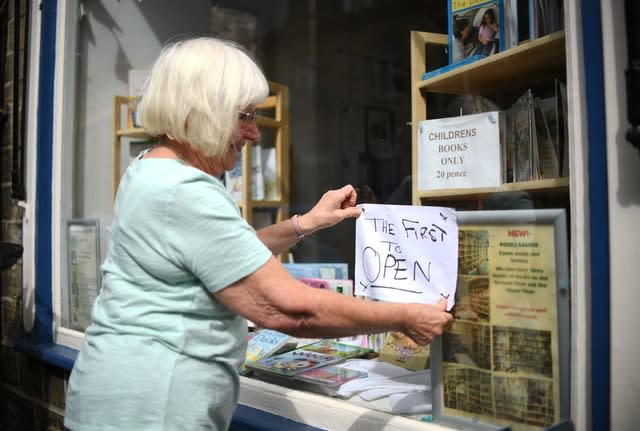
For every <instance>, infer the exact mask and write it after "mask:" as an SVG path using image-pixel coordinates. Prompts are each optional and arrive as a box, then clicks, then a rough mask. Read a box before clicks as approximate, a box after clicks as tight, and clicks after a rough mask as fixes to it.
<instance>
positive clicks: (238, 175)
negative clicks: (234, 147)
mask: <svg viewBox="0 0 640 431" xmlns="http://www.w3.org/2000/svg"><path fill="white" fill-rule="evenodd" d="M224 183H225V186H226V187H227V191H228V192H229V193H230V194H231V197H232V198H233V199H234V200H235V201H236V202H238V203H240V202H241V201H242V195H243V189H242V187H243V180H242V154H239V155H238V161H237V163H236V166H235V167H234V168H233V169H232V170H230V171H225V173H224Z"/></svg>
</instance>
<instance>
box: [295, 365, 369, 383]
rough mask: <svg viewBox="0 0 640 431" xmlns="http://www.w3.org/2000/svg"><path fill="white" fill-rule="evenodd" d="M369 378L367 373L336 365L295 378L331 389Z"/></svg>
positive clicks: (313, 370) (306, 372) (316, 369)
mask: <svg viewBox="0 0 640 431" xmlns="http://www.w3.org/2000/svg"><path fill="white" fill-rule="evenodd" d="M367 376H368V373H367V372H365V371H359V370H352V369H349V368H342V367H339V366H336V365H327V366H324V367H320V368H313V369H311V370H308V371H305V372H303V373H300V374H297V375H296V376H295V378H296V379H299V380H303V381H305V382H309V383H315V384H319V385H323V386H326V387H329V388H337V387H339V386H342V385H343V384H345V383H347V382H350V381H351V380H354V379H362V378H364V377H367Z"/></svg>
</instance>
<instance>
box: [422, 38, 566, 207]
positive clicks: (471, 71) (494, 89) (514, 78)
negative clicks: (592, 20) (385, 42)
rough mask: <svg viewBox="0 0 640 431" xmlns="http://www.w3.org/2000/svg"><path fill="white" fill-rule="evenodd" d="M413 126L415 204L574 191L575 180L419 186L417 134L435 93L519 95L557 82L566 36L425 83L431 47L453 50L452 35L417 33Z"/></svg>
mask: <svg viewBox="0 0 640 431" xmlns="http://www.w3.org/2000/svg"><path fill="white" fill-rule="evenodd" d="M410 41H411V82H412V86H411V91H412V96H411V111H412V113H411V123H412V134H413V145H412V152H413V157H412V158H413V162H412V163H413V167H412V175H413V181H412V184H413V204H414V205H421V204H424V202H423V201H425V200H429V199H439V200H447V199H452V200H460V199H469V200H478V201H480V200H481V199H483V198H485V197H486V196H488V195H491V194H494V193H500V192H505V191H514V190H519V191H525V192H531V193H540V192H559V191H560V192H568V191H569V178H554V179H544V180H536V181H524V182H518V183H509V184H503V185H502V186H500V187H491V188H468V189H447V190H419V189H418V188H417V168H418V166H417V136H418V125H419V123H420V121H422V120H424V119H425V118H429V117H428V115H427V103H426V102H427V99H428V95H429V94H434V93H440V94H451V95H484V96H486V95H491V94H494V93H499V92H501V91H504V89H505V87H507V88H509V89H511V90H514V89H515V91H517V92H519V91H520V90H521V89H525V88H529V87H534V86H536V85H537V84H540V83H544V82H548V81H549V79H552V78H565V76H566V64H565V57H566V55H565V35H564V31H559V32H557V33H553V34H550V35H547V36H543V37H540V38H538V39H535V40H533V41H528V42H524V43H522V44H520V45H518V46H516V47H513V48H509V49H507V50H505V51H503V52H500V53H498V54H495V55H492V56H489V57H487V58H484V59H482V60H478V61H476V62H473V63H471V64H468V65H465V66H461V67H458V68H455V69H453V70H450V71H448V72H445V73H443V74H441V75H437V76H434V77H432V78H429V79H427V80H422V75H423V73H424V71H425V64H427V58H426V54H427V50H426V46H427V45H439V46H447V44H448V38H447V35H444V34H438V33H427V32H417V31H412V32H411V40H410Z"/></svg>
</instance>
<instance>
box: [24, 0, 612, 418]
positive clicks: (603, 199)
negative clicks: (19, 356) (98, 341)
mask: <svg viewBox="0 0 640 431" xmlns="http://www.w3.org/2000/svg"><path fill="white" fill-rule="evenodd" d="M594 3H596V0H582V1H581V2H578V3H576V4H574V3H573V2H569V1H565V5H566V6H567V12H566V16H567V18H568V19H567V24H566V28H567V29H571V30H570V31H568V32H567V48H568V53H567V68H568V73H567V75H568V76H571V77H572V78H571V80H570V81H569V82H568V92H569V93H570V94H573V97H572V99H571V100H570V101H569V105H570V106H569V117H570V121H571V122H572V123H573V126H574V127H572V128H571V130H570V138H569V141H570V142H571V143H572V155H571V171H572V175H571V185H570V187H571V209H572V212H573V214H572V220H571V223H570V225H569V230H570V232H571V237H572V238H573V241H572V244H571V247H572V250H571V253H570V259H571V304H572V313H571V322H572V335H571V350H572V352H571V356H572V358H571V375H572V377H571V381H572V386H573V387H574V391H572V394H571V398H572V400H571V416H572V417H573V419H574V421H575V422H576V423H577V424H578V425H580V424H583V425H584V424H589V423H591V421H592V419H593V418H594V417H595V416H594V412H596V413H595V414H596V415H597V413H598V412H597V411H596V410H592V409H591V408H590V407H592V405H590V397H591V394H593V390H592V385H591V381H592V380H593V381H603V380H607V376H608V372H609V370H608V369H602V368H598V367H592V365H590V360H591V359H592V356H591V354H592V349H591V347H592V345H595V346H594V347H602V346H604V348H602V349H600V352H601V353H600V354H599V355H598V357H597V358H596V359H599V360H600V361H601V363H603V365H605V366H608V365H609V364H608V363H607V361H606V356H607V355H608V354H609V350H608V348H606V345H607V343H608V342H609V341H610V338H609V337H604V339H602V338H600V339H597V337H596V336H595V335H594V333H593V332H592V331H591V328H590V325H589V322H590V319H589V316H590V315H592V314H593V313H594V312H598V311H605V312H604V313H603V314H604V315H605V316H608V314H607V313H606V310H605V308H606V307H607V306H608V303H598V302H595V301H594V302H593V303H592V302H591V301H590V294H589V293H588V292H589V290H590V289H591V287H592V285H593V287H594V288H596V287H597V286H596V283H595V282H594V283H592V278H591V277H592V275H593V274H597V273H598V271H602V270H605V272H604V273H603V274H608V268H609V266H608V262H607V258H606V257H607V256H605V257H604V258H601V259H596V258H597V257H599V256H601V255H602V254H606V253H605V252H604V251H603V250H601V249H598V248H597V247H598V244H593V243H592V242H591V241H589V238H590V235H589V231H590V229H589V227H590V226H591V225H594V224H597V223H600V224H607V223H608V220H606V210H607V208H608V202H607V194H606V190H605V191H602V190H601V189H600V187H601V186H602V185H603V181H604V180H599V179H598V178H594V177H590V176H589V173H588V163H589V162H590V163H599V167H600V168H604V171H605V173H606V165H605V166H603V165H602V163H606V158H604V159H601V160H599V161H598V160H597V159H595V158H594V154H596V153H601V151H593V150H602V148H598V146H599V145H602V141H601V140H600V135H601V134H602V131H601V130H599V129H596V130H591V131H590V130H589V128H590V127H595V125H591V126H590V125H588V124H587V111H592V112H593V111H596V114H597V111H598V110H600V112H603V110H604V107H603V106H602V105H598V100H594V98H590V97H586V96H589V95H590V93H591V92H592V91H594V89H593V87H589V88H585V81H586V78H585V76H586V75H590V74H589V68H588V67H586V65H587V64H589V63H590V62H591V64H592V62H594V61H595V60H594V59H593V57H594V56H597V55H601V53H599V54H598V53H593V55H592V56H590V57H589V58H588V59H585V58H584V57H585V56H586V55H585V54H587V53H586V52H585V49H584V47H585V46H586V45H584V44H585V41H584V38H582V36H583V35H584V33H583V32H582V30H581V28H582V27H579V26H578V23H581V20H580V18H581V10H580V9H581V8H580V6H581V5H582V6H583V8H584V9H588V7H587V6H589V5H593V4H594ZM38 4H39V6H40V7H34V8H32V10H33V12H34V13H33V14H32V16H31V17H30V19H31V23H30V25H29V27H28V28H29V29H30V31H31V34H30V38H29V40H30V51H29V52H30V54H29V55H30V59H32V61H30V62H29V76H28V79H29V83H30V85H29V86H28V94H27V95H26V99H27V110H28V111H27V127H26V129H27V136H26V137H27V141H26V143H27V145H26V151H27V154H28V155H29V157H27V171H26V172H27V199H26V201H24V202H21V203H20V206H21V207H23V209H24V216H23V243H24V249H25V251H24V255H23V262H24V263H23V300H22V303H23V313H24V314H23V321H24V326H25V329H27V331H28V332H29V333H30V335H29V337H28V339H29V340H30V341H31V342H33V343H54V344H58V345H63V346H68V347H71V348H73V349H76V350H77V349H79V348H80V346H81V344H82V341H83V334H82V333H81V332H78V331H73V330H69V329H67V328H64V327H62V326H61V325H60V320H59V318H60V316H61V311H62V295H61V292H62V280H63V278H62V271H64V268H65V267H66V265H64V264H62V263H63V262H64V255H62V254H61V253H60V251H61V250H63V248H62V245H63V244H62V241H64V238H63V237H64V230H63V227H62V226H63V215H62V214H63V205H64V204H63V201H64V199H62V195H61V192H62V185H63V180H64V179H63V169H62V166H63V161H64V158H63V151H62V150H63V144H64V142H65V139H67V138H68V137H69V136H71V135H70V131H71V130H72V129H71V127H72V124H71V121H72V119H73V116H69V115H65V112H69V113H73V112H74V107H73V105H72V104H71V105H69V104H67V103H65V100H73V98H71V99H69V98H68V94H66V95H65V93H64V92H65V91H66V92H71V91H73V90H74V86H73V85H65V83H67V82H69V80H70V79H71V78H72V76H73V74H70V73H68V72H69V71H70V70H71V71H75V60H74V59H75V55H74V54H73V53H74V51H75V50H74V49H73V47H74V46H75V40H76V39H75V37H76V34H77V19H78V18H79V17H80V16H81V15H82V13H81V10H80V9H79V8H81V4H80V3H79V1H78V0H69V1H66V2H65V1H61V2H58V1H56V0H53V1H48V2H41V3H38ZM70 23H71V25H70ZM69 52H70V53H72V54H71V55H69V54H67V53H69ZM70 63H71V64H70ZM595 66H597V67H599V68H600V69H601V68H602V65H601V64H596V65H595ZM572 72H573V73H572ZM594 73H595V72H594ZM59 77H62V79H58V78H59ZM590 79H591V82H592V83H593V81H596V82H595V84H594V85H597V77H594V76H593V75H591V77H590ZM596 90H597V89H596ZM591 94H592V95H593V93H591ZM598 96H600V95H599V94H598V93H597V92H596V94H595V99H597V98H598ZM583 100H586V103H583V102H582V101H583ZM585 105H586V106H585ZM592 115H593V114H592ZM63 119H64V121H67V122H68V124H65V123H64V121H63ZM31 131H35V133H32V132H31ZM66 142H71V141H70V140H67V141H66ZM590 153H591V159H590V158H589V154H590ZM605 178H606V175H605ZM589 180H591V181H589ZM605 183H606V181H605ZM589 201H591V205H589ZM603 209H604V211H605V213H604V214H603V212H602V210H603ZM594 210H598V211H597V212H594ZM36 262H37V265H36ZM601 278H602V277H598V279H597V280H596V281H598V280H600V279H601ZM605 284H606V286H602V287H597V288H598V289H599V290H598V293H599V294H600V295H604V296H605V297H606V296H607V295H608V293H609V286H608V284H607V283H605ZM609 323H610V322H607V324H609ZM598 336H599V334H598ZM72 363H73V362H71V364H72ZM602 398H605V401H609V400H610V395H609V394H605V393H602V394H601V397H600V398H598V399H597V401H598V403H600V404H602V401H603V400H602ZM594 401H596V397H594ZM607 404H608V403H607ZM593 405H596V403H595V402H594V403H593Z"/></svg>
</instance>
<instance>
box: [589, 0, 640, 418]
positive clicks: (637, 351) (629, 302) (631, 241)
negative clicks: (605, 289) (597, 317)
mask: <svg viewBox="0 0 640 431" xmlns="http://www.w3.org/2000/svg"><path fill="white" fill-rule="evenodd" d="M624 23H625V16H624V2H611V3H610V2H602V28H603V30H604V31H603V45H604V49H603V51H604V53H603V54H604V64H605V71H604V73H605V99H606V102H605V103H606V105H605V106H606V122H607V164H608V182H609V184H608V186H609V226H610V233H609V235H610V237H609V239H610V240H609V244H610V251H611V257H610V271H611V283H610V285H611V429H612V430H633V429H637V428H638V419H637V418H636V414H637V411H636V409H637V408H638V400H639V399H640V373H638V357H640V335H639V333H640V320H639V319H638V317H637V315H638V313H637V307H638V304H640V282H639V277H638V272H637V271H638V267H639V266H640V258H639V256H638V249H639V245H640V226H638V222H640V151H638V150H637V149H635V148H634V147H633V146H631V144H629V143H628V142H627V141H626V140H625V132H626V130H627V128H628V123H627V121H626V118H627V110H626V100H627V98H626V84H625V77H624V71H625V69H626V67H627V44H626V35H625V25H624ZM636 30H637V29H636ZM634 96H635V97H638V95H637V94H636V95H634ZM592 234H593V233H592ZM592 238H593V240H594V241H597V238H598V235H593V236H592ZM593 325H594V326H595V325H598V322H593ZM594 390H599V388H594Z"/></svg>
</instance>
